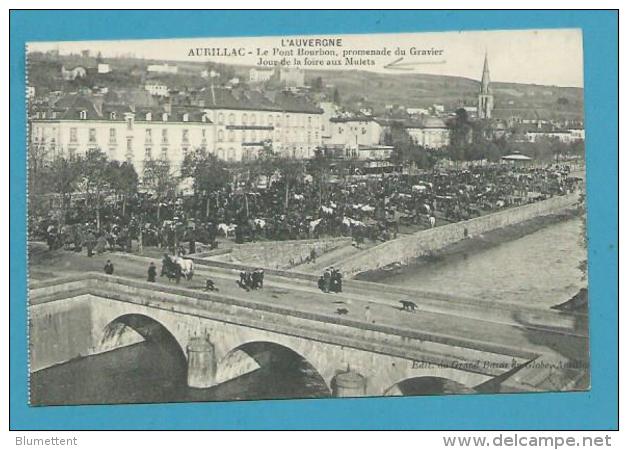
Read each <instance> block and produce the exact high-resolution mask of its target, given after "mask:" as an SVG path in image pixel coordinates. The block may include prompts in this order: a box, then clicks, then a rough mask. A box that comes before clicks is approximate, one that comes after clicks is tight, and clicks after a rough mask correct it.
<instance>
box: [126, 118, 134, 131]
mask: <svg viewBox="0 0 628 450" xmlns="http://www.w3.org/2000/svg"><path fill="white" fill-rule="evenodd" d="M126 129H127V130H132V129H133V117H127V119H126Z"/></svg>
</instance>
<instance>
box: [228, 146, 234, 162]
mask: <svg viewBox="0 0 628 450" xmlns="http://www.w3.org/2000/svg"><path fill="white" fill-rule="evenodd" d="M233 160H235V150H234V149H233V148H230V149H229V161H233Z"/></svg>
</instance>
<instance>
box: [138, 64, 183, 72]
mask: <svg viewBox="0 0 628 450" xmlns="http://www.w3.org/2000/svg"><path fill="white" fill-rule="evenodd" d="M146 70H147V71H148V72H152V73H170V74H176V73H178V72H179V68H178V67H177V66H174V65H170V64H149V65H148V67H147V68H146Z"/></svg>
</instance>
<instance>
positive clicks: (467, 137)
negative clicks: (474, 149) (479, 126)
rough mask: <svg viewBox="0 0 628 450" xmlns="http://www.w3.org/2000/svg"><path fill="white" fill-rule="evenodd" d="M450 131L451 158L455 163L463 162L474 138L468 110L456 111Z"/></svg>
mask: <svg viewBox="0 0 628 450" xmlns="http://www.w3.org/2000/svg"><path fill="white" fill-rule="evenodd" d="M449 129H450V140H449V141H450V144H449V147H450V148H449V154H450V157H451V159H452V160H454V161H463V160H465V159H466V153H467V152H466V150H467V147H468V145H469V144H470V143H471V141H472V138H473V128H472V126H471V123H470V122H469V116H468V114H467V110H466V109H464V108H459V109H457V110H456V117H455V118H454V120H453V121H452V122H451V123H450V124H449Z"/></svg>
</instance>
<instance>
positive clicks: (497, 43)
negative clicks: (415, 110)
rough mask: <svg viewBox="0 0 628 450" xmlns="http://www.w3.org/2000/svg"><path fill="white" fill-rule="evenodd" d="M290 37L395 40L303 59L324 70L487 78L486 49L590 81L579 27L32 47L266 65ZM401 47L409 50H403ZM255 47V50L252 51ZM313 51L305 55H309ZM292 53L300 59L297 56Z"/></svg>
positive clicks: (541, 71) (495, 65)
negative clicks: (335, 62) (350, 61)
mask: <svg viewBox="0 0 628 450" xmlns="http://www.w3.org/2000/svg"><path fill="white" fill-rule="evenodd" d="M289 38H297V39H301V38H308V39H309V38H331V39H341V40H342V46H341V47H316V48H321V49H329V48H335V49H336V51H337V52H338V53H337V58H333V57H308V59H309V60H312V59H319V60H322V61H326V60H327V59H340V60H343V62H344V58H343V57H342V52H343V51H344V50H359V49H382V48H384V47H385V48H388V49H390V50H391V51H392V52H393V54H392V55H390V56H375V57H371V56H364V57H363V58H368V59H372V60H373V62H374V65H369V66H362V65H360V66H347V65H344V66H342V67H338V66H331V67H329V66H316V67H312V66H303V68H305V69H308V68H311V69H316V70H327V69H334V70H370V71H373V72H379V73H384V72H385V73H391V74H398V73H404V74H408V73H424V74H435V75H453V76H462V77H465V78H470V79H474V80H479V79H480V78H481V75H482V67H483V62H484V55H485V54H487V55H488V59H489V66H490V73H491V81H501V82H514V83H527V84H541V85H551V86H569V87H582V86H583V56H582V53H583V52H582V34H581V31H580V30H579V29H551V30H503V31H502V30H498V31H464V32H438V33H403V34H400V33H391V34H368V35H342V34H339V35H325V36H274V37H243V38H215V37H212V38H193V39H160V40H125V41H75V42H37V43H30V44H29V51H47V50H51V49H58V50H59V51H60V53H61V54H69V53H79V52H80V51H81V50H87V49H89V50H90V52H91V54H93V55H95V54H97V53H98V52H101V53H102V55H103V56H104V57H115V56H121V55H126V56H128V55H133V56H135V57H140V58H147V59H162V60H171V61H196V62H203V61H215V62H220V63H226V64H242V65H252V66H255V65H258V64H259V56H257V55H256V54H257V49H258V48H259V49H260V51H261V52H263V51H265V50H268V52H269V56H267V57H265V58H264V59H265V60H266V61H268V60H275V61H277V60H280V59H281V55H276V56H274V57H273V56H272V53H273V49H280V50H287V49H290V48H291V47H289V46H282V39H283V40H284V42H285V41H286V40H287V39H289ZM412 47H415V48H417V49H428V50H429V49H436V50H442V53H440V54H437V55H433V56H424V55H411V54H410V49H411V48H412ZM196 48H229V49H233V48H244V49H245V55H244V56H221V57H205V56H189V53H190V49H196ZM396 48H401V49H404V50H405V51H406V53H405V55H403V56H402V55H395V54H394V50H395V49H396ZM249 52H250V53H249ZM400 57H403V60H401V61H400V63H401V64H407V65H405V66H403V67H404V68H405V69H406V70H393V69H389V68H386V67H385V66H386V65H388V64H390V63H392V62H393V61H395V60H398V59H399V58H400ZM304 58H305V57H303V56H302V57H298V58H297V59H299V60H300V61H301V62H302V63H305V60H304ZM288 59H292V58H291V57H290V58H288Z"/></svg>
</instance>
